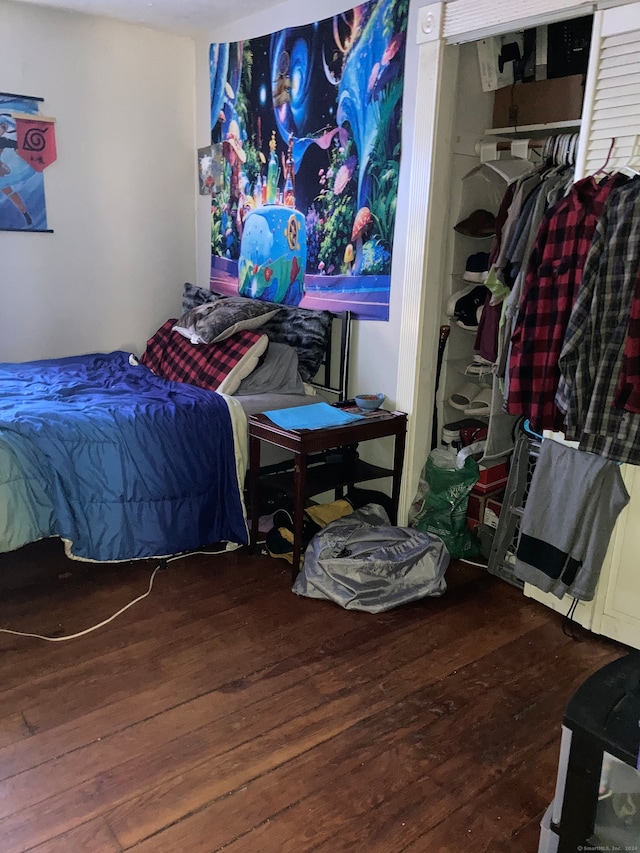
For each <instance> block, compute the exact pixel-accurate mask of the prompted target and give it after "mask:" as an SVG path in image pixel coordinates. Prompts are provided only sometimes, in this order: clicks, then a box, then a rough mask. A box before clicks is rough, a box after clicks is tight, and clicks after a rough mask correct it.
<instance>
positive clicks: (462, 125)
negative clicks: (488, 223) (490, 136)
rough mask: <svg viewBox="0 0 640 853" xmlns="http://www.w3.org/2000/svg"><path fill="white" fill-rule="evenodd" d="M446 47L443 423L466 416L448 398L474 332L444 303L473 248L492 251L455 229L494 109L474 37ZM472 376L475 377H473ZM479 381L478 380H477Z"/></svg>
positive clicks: (470, 349)
mask: <svg viewBox="0 0 640 853" xmlns="http://www.w3.org/2000/svg"><path fill="white" fill-rule="evenodd" d="M447 50H455V51H457V52H458V63H459V68H458V87H457V97H456V114H455V121H454V129H453V139H452V157H451V182H450V196H449V198H448V199H447V200H446V205H447V211H448V219H449V223H448V226H449V227H448V229H447V232H448V243H447V262H446V269H447V270H449V271H450V274H449V275H448V277H447V280H446V282H444V288H443V290H444V292H443V300H442V318H441V322H442V323H443V324H444V325H446V324H449V325H450V327H451V333H450V335H449V340H448V343H447V350H446V353H445V362H444V365H443V377H442V379H443V381H441V382H440V390H439V412H438V423H439V425H440V433H441V432H442V426H444V424H447V423H450V422H452V421H457V420H460V419H461V418H463V417H465V416H464V415H463V413H462V412H461V411H459V410H456V409H454V408H452V407H451V406H450V405H449V403H448V402H447V401H448V400H449V399H450V397H451V394H452V393H453V392H454V391H455V390H456V389H459V388H461V386H463V385H464V384H465V382H466V381H468V378H465V376H464V375H463V374H461V373H460V365H461V364H462V363H463V362H464V361H465V360H468V361H471V357H472V355H473V344H474V340H475V333H474V332H470V331H467V330H465V329H462V328H460V327H459V326H458V325H457V324H456V321H455V319H453V318H451V317H447V315H446V310H445V309H446V305H447V302H448V300H449V297H450V296H451V295H452V293H454V292H456V291H457V290H460V289H461V288H462V287H464V286H465V284H466V282H463V280H462V275H463V273H464V270H465V265H466V262H467V258H468V256H469V255H471V254H474V253H475V252H479V251H483V252H488V251H489V248H490V246H491V240H490V239H484V240H479V239H475V238H473V237H466V236H463V235H461V234H458V233H456V232H455V231H454V225H456V223H457V222H458V221H459V219H458V217H459V215H460V212H461V211H465V212H466V210H467V206H468V200H466V199H465V198H464V197H463V188H464V187H463V178H464V176H465V175H467V174H468V173H469V172H470V171H471V170H472V169H473V168H474V166H477V165H478V164H479V162H480V160H479V157H478V154H477V153H476V144H477V143H478V141H479V140H480V139H482V137H483V136H484V132H485V130H486V129H487V128H488V127H490V126H491V118H492V112H493V93H492V92H483V91H482V85H481V81H480V73H479V66H478V52H477V47H476V44H475V43H468V44H461V45H457V46H450V47H448V48H447ZM471 381H474V380H471ZM478 384H479V383H478Z"/></svg>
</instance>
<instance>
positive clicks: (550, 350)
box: [507, 178, 615, 431]
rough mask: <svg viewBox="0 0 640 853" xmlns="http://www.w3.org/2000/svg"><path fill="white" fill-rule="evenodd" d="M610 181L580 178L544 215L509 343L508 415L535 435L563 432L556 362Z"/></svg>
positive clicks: (608, 190)
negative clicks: (517, 418) (519, 419)
mask: <svg viewBox="0 0 640 853" xmlns="http://www.w3.org/2000/svg"><path fill="white" fill-rule="evenodd" d="M614 187H615V179H609V180H607V181H605V182H603V183H602V184H598V183H597V182H596V181H595V180H594V179H593V178H585V179H584V180H581V181H578V182H577V183H576V184H574V185H573V187H572V188H571V190H570V191H569V193H568V194H567V195H566V196H565V197H564V198H562V199H560V201H559V202H558V203H557V204H555V205H554V206H553V207H551V208H550V209H549V210H548V211H547V212H546V214H545V215H544V217H543V219H542V222H541V223H540V227H539V229H538V233H537V236H536V242H535V245H534V248H533V252H532V254H531V257H530V259H529V264H528V267H527V273H526V278H525V283H524V288H523V292H522V298H521V302H520V310H519V313H518V319H517V321H516V325H515V329H514V333H513V336H512V339H511V354H510V358H509V399H508V401H507V411H508V412H509V413H510V414H512V415H525V416H527V417H528V418H529V419H530V420H531V423H532V425H533V426H534V428H535V429H537V430H538V431H542V430H543V429H553V430H559V429H562V428H563V417H562V414H561V413H560V412H559V411H558V409H557V407H556V404H555V399H554V398H555V394H556V390H557V388H558V383H559V380H560V369H559V367H558V359H559V357H560V351H561V349H562V344H563V341H564V337H565V332H566V330H567V326H568V323H569V317H570V316H571V310H572V308H573V305H574V302H575V298H576V296H577V293H578V289H579V287H580V284H581V281H582V270H583V267H584V264H585V261H586V259H587V255H588V254H589V249H590V247H591V241H592V238H593V234H594V232H595V229H596V225H597V224H598V220H599V219H600V216H601V214H602V211H603V208H604V205H605V202H606V200H607V198H608V197H609V195H610V194H611V192H612V190H613V189H614Z"/></svg>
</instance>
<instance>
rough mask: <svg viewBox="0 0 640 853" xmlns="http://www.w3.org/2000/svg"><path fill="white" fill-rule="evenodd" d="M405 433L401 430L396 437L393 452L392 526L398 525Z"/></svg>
mask: <svg viewBox="0 0 640 853" xmlns="http://www.w3.org/2000/svg"><path fill="white" fill-rule="evenodd" d="M405 439H406V432H405V431H404V430H403V431H402V432H399V433H398V434H397V435H396V440H395V444H394V452H393V486H392V491H391V510H392V512H393V516H392V518H391V523H392V524H397V523H398V505H399V504H400V483H401V481H402V466H403V464H404V444H405Z"/></svg>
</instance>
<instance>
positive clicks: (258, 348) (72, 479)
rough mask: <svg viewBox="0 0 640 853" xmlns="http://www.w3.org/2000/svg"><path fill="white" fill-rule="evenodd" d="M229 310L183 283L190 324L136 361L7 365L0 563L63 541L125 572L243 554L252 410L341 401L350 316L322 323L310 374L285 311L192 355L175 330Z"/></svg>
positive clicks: (272, 310) (1, 370)
mask: <svg viewBox="0 0 640 853" xmlns="http://www.w3.org/2000/svg"><path fill="white" fill-rule="evenodd" d="M220 299H225V301H227V304H226V305H225V306H224V310H225V311H227V312H228V311H229V310H230V309H231V305H230V302H229V301H228V300H227V298H225V297H218V296H217V295H216V294H211V295H209V292H208V291H204V290H202V289H201V288H195V287H193V286H192V285H185V288H184V291H183V315H182V317H179V318H170V319H169V320H167V322H166V323H164V324H163V325H162V326H161V327H160V329H158V331H157V332H156V334H155V335H154V336H153V337H152V338H151V339H150V340H149V341H148V343H147V348H146V350H145V352H144V353H143V354H142V356H141V357H140V358H139V359H138V358H136V357H135V356H133V355H132V354H130V353H127V352H119V351H118V352H112V353H92V354H89V355H83V356H73V357H70V358H63V359H54V360H46V361H38V362H27V363H22V364H2V365H0V552H7V551H12V550H14V549H16V548H20V547H22V546H23V545H26V544H28V543H30V542H34V541H36V540H38V539H43V538H47V537H60V538H61V539H62V540H63V541H64V544H65V550H66V553H67V555H68V556H69V557H71V558H74V559H81V560H91V561H96V562H115V561H122V560H132V559H142V558H150V557H163V556H169V555H172V554H178V553H184V552H187V551H191V550H195V549H197V548H199V547H202V546H206V545H208V544H212V543H219V542H233V543H238V544H246V543H247V541H248V537H247V526H246V511H245V507H244V501H243V487H244V476H245V471H246V459H247V450H246V448H247V438H246V415H245V412H246V413H249V414H250V413H253V412H257V411H268V410H270V409H274V408H283V407H287V406H292V405H305V404H307V403H309V402H314V401H315V400H317V399H318V398H317V397H313V396H312V394H310V393H309V392H312V391H315V390H318V389H325V390H326V389H329V391H330V393H332V394H334V395H336V396H337V397H338V399H343V398H344V396H345V394H346V376H347V373H348V340H349V328H350V317H348V316H347V317H344V316H342V317H334V316H331V317H330V318H329V323H328V325H327V324H326V321H327V318H324V322H325V332H324V333H323V335H322V336H321V337H322V347H321V352H320V355H319V356H318V347H317V346H316V347H315V350H314V355H313V360H312V361H309V362H308V363H305V358H306V357H307V356H308V348H305V345H304V342H303V341H302V340H301V341H299V342H298V343H299V347H298V350H297V351H296V350H295V347H291V345H290V343H286V342H285V341H286V340H289V341H291V340H293V341H294V343H295V341H296V334H297V333H298V331H299V329H298V330H297V326H296V323H297V322H298V321H299V320H300V317H302V315H300V316H297V315H296V314H292V313H291V312H292V311H293V312H297V311H298V309H292V308H288V309H286V310H284V309H283V313H284V314H285V315H286V316H285V317H284V318H281V322H280V323H279V324H277V323H272V330H271V332H269V330H268V323H269V321H270V320H273V319H274V318H275V317H276V316H277V314H278V313H280V308H279V307H278V306H271V305H270V304H268V303H263V304H262V306H261V307H260V308H259V309H256V310H257V316H259V317H260V318H263V317H264V315H268V316H267V317H266V319H260V320H254V319H250V320H249V323H248V325H247V324H246V323H244V322H243V321H242V322H240V323H236V324H232V325H231V327H229V328H230V329H231V331H229V333H228V334H227V333H226V332H225V336H224V337H223V338H222V339H221V340H216V341H209V342H207V343H205V342H204V341H203V340H200V341H199V342H198V343H194V338H195V336H196V329H195V326H194V327H192V328H185V327H179V324H180V323H181V322H182V321H183V320H184V319H185V318H186V320H187V321H188V320H189V319H190V316H189V312H192V311H193V309H194V308H202V306H204V305H205V304H209V303H217V302H218V301H219V300H220ZM251 301H252V302H253V301H255V300H251ZM252 310H253V309H251V310H250V311H249V313H251V312H252ZM212 313H219V312H218V311H216V312H212ZM203 315H207V312H206V311H205V310H204V309H202V310H201V312H200V316H203ZM191 319H192V316H191ZM227 319H228V318H227ZM303 319H304V317H303ZM316 320H317V318H314V319H313V323H312V326H313V328H314V330H315V331H317V329H316V325H317V324H316V325H314V324H315V323H316ZM336 322H337V323H338V328H339V329H340V333H339V335H338V347H336V345H335V340H334V338H333V335H332V332H333V328H334V324H335V323H336ZM300 323H301V325H302V326H304V325H305V324H304V322H302V320H300ZM177 327H178V328H180V329H181V331H180V332H178V331H176V328H177ZM199 328H200V331H202V328H203V327H202V325H201V326H200V327H199ZM318 328H320V327H318ZM265 329H266V331H265ZM227 331H228V329H227ZM315 331H314V333H315ZM302 337H304V334H303V335H302ZM336 349H337V350H338V351H337V354H335V355H332V354H333V353H334V351H335V350H336ZM292 353H294V355H292ZM316 362H317V364H316ZM300 363H302V365H303V370H302V371H301V370H300ZM292 364H295V365H297V370H296V372H295V375H294V373H293V372H292V369H291V368H292ZM314 365H315V367H316V369H315V373H314V375H313V376H311V375H310V373H309V371H312V370H313V369H314ZM334 374H337V375H338V377H339V378H338V381H336V382H331V381H330V379H331V377H332V375H334ZM194 377H195V380H194ZM303 377H304V378H303ZM278 461H279V460H265V464H269V463H272V462H276V463H277V462H278Z"/></svg>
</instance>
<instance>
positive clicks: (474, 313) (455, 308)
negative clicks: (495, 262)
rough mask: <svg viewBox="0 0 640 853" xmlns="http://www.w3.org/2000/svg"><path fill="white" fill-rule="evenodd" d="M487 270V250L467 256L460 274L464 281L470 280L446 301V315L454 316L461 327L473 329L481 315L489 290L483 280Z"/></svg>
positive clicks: (476, 326) (475, 327)
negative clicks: (463, 269)
mask: <svg viewBox="0 0 640 853" xmlns="http://www.w3.org/2000/svg"><path fill="white" fill-rule="evenodd" d="M488 271H489V255H488V253H487V252H475V253H474V254H473V255H469V257H468V258H467V263H466V268H465V271H464V273H463V275H462V278H463V280H464V281H468V282H471V283H470V284H468V285H467V286H466V287H465V288H463V289H462V290H458V291H456V293H453V294H452V295H451V297H450V299H449V301H448V303H447V316H449V317H455V319H456V322H457V324H458V326H460V327H461V328H462V329H470V330H472V331H475V330H476V329H477V328H478V323H479V322H480V317H481V315H482V306H483V305H484V303H485V300H486V298H487V294H488V293H489V290H488V288H487V287H485V285H484V284H481V283H480V282H483V281H485V280H486V278H487V275H488Z"/></svg>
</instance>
